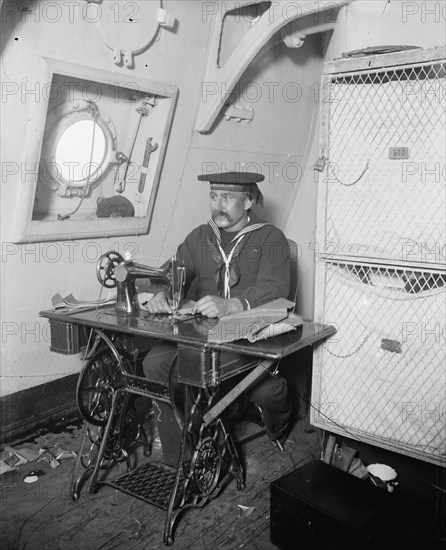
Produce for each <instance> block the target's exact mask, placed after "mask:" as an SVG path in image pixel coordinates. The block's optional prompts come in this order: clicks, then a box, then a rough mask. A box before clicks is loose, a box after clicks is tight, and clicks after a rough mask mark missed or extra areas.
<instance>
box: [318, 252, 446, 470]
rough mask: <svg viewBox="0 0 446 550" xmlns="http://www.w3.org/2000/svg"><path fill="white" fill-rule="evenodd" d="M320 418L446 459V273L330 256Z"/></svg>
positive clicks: (339, 428) (322, 423)
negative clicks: (332, 330)
mask: <svg viewBox="0 0 446 550" xmlns="http://www.w3.org/2000/svg"><path fill="white" fill-rule="evenodd" d="M321 268H322V269H324V271H325V294H324V296H323V300H324V319H323V321H324V322H325V323H329V324H333V325H335V326H336V327H337V329H338V332H337V333H336V334H335V335H334V336H333V337H332V338H330V339H329V340H328V341H327V342H326V343H325V344H324V345H323V346H322V347H321V348H319V356H318V358H317V365H316V367H315V373H316V375H315V376H314V378H313V395H312V405H313V407H314V408H312V413H311V414H312V416H311V420H312V423H313V424H314V425H317V426H319V427H321V428H324V429H327V430H330V431H333V432H337V433H341V434H343V435H346V436H349V435H350V436H352V437H354V438H358V439H360V440H370V441H371V442H372V443H375V444H381V445H382V446H385V447H389V448H392V449H396V450H400V451H402V452H404V453H405V454H410V455H413V456H417V457H422V458H425V459H427V460H429V461H431V462H440V463H443V464H444V461H445V460H446V346H445V343H446V342H445V335H446V334H445V333H446V331H445V298H446V274H445V273H442V272H438V271H433V270H432V271H416V270H413V269H400V268H392V267H385V266H378V265H373V264H371V265H363V264H354V263H351V264H348V263H341V262H325V263H323V264H321Z"/></svg>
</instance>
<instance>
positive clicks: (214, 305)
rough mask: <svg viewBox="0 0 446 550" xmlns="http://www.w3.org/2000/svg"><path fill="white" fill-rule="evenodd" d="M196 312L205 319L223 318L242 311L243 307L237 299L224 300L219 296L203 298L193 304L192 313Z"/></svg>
mask: <svg viewBox="0 0 446 550" xmlns="http://www.w3.org/2000/svg"><path fill="white" fill-rule="evenodd" d="M197 311H199V312H200V313H201V314H202V315H205V316H206V317H224V316H225V315H231V314H232V313H239V312H240V311H243V306H242V303H241V302H240V300H239V299H238V298H231V299H230V300H225V299H224V298H220V297H219V296H205V297H204V298H201V300H198V302H197V303H196V304H195V306H194V309H193V313H196V312H197Z"/></svg>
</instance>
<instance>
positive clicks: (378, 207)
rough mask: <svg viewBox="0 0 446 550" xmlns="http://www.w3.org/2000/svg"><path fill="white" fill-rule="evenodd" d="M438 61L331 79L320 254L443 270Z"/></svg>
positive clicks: (443, 137) (445, 231)
mask: <svg viewBox="0 0 446 550" xmlns="http://www.w3.org/2000/svg"><path fill="white" fill-rule="evenodd" d="M445 76H446V64H445V62H444V60H435V61H429V62H426V61H424V62H420V63H416V64H411V65H407V64H406V65H400V66H392V67H387V68H385V67H384V68H380V69H377V68H374V69H367V70H360V71H351V72H343V73H338V74H331V75H328V76H326V77H324V82H325V84H324V88H325V89H326V90H328V97H327V98H326V102H325V103H326V106H325V108H326V109H327V110H328V113H326V117H327V125H326V135H325V136H324V138H323V142H324V143H325V146H326V148H327V149H328V157H329V162H328V163H327V166H326V170H325V178H324V188H325V189H324V193H325V205H326V213H325V220H324V224H325V230H324V241H325V249H330V250H333V249H335V250H336V251H337V253H339V254H342V255H345V256H352V257H364V256H369V257H374V258H377V259H381V260H382V259H388V260H401V261H408V262H417V263H426V264H437V263H445V259H446V250H445V241H446V226H445V222H444V212H445V209H446V204H445V199H446V193H445V181H446V132H445V123H446V79H445Z"/></svg>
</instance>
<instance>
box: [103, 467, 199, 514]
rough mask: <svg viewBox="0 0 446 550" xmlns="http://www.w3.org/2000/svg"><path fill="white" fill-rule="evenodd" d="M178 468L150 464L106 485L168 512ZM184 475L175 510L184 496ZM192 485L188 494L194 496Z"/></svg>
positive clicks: (181, 479) (181, 477) (188, 489)
mask: <svg viewBox="0 0 446 550" xmlns="http://www.w3.org/2000/svg"><path fill="white" fill-rule="evenodd" d="M176 475H177V472H176V468H173V467H171V466H166V465H165V464H162V463H160V462H148V463H147V464H144V465H143V466H140V467H139V468H136V469H135V470H132V471H131V472H129V473H127V474H124V475H122V476H120V477H119V478H117V479H114V480H111V481H107V482H105V483H106V485H109V486H110V487H113V488H114V489H118V490H119V491H122V492H124V493H127V494H128V495H130V496H133V497H135V498H139V499H140V500H143V501H144V502H147V503H149V504H152V505H154V506H157V507H158V508H161V509H162V510H167V509H168V507H169V501H170V497H171V494H172V490H173V488H174V484H175V478H176ZM184 480H185V478H184V474H183V472H181V475H180V483H179V486H178V494H177V497H176V501H175V503H174V508H178V506H179V503H180V502H181V499H182V497H183V494H184ZM191 485H192V484H190V485H189V486H188V488H187V492H188V493H189V492H190V495H188V497H189V496H191V495H192V494H193V492H194V491H193V487H191Z"/></svg>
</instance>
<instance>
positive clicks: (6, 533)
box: [0, 419, 319, 550]
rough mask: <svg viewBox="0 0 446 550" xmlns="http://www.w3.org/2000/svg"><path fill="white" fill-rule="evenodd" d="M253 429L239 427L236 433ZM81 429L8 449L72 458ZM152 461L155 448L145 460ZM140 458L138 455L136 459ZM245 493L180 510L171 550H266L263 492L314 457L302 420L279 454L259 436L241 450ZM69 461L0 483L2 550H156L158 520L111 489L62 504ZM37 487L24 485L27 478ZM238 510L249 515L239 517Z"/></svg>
mask: <svg viewBox="0 0 446 550" xmlns="http://www.w3.org/2000/svg"><path fill="white" fill-rule="evenodd" d="M252 427H253V425H252V424H250V425H248V426H241V428H240V429H241V430H245V431H246V430H249V429H252ZM80 436H81V426H80V425H78V426H74V425H73V426H69V427H68V428H67V429H66V430H65V431H63V432H62V433H47V434H44V435H39V436H36V438H35V439H33V440H32V441H28V442H26V443H20V444H17V445H16V447H17V448H19V447H28V448H30V449H39V448H41V447H42V446H44V445H45V446H47V447H48V448H49V449H50V450H51V448H54V449H55V448H56V447H58V446H61V447H63V448H64V449H67V450H73V451H76V452H77V450H78V447H79V443H80ZM157 453H158V455H159V453H160V446H159V441H158V440H155V444H154V450H153V456H154V457H155V458H156V455H157ZM140 455H141V456H142V453H140ZM242 455H243V457H244V460H245V463H246V489H245V491H242V492H240V491H238V490H237V488H236V483H235V481H234V480H233V481H231V482H230V483H229V484H228V485H227V487H226V488H225V489H224V490H223V492H222V493H221V494H220V495H219V496H218V497H217V498H216V499H214V500H211V501H210V502H209V503H207V505H206V506H205V507H204V508H202V509H195V510H193V509H192V510H187V511H185V512H184V514H183V515H182V516H181V517H180V518H179V521H178V523H177V527H176V529H175V542H174V544H173V546H172V547H171V548H174V549H175V548H181V549H193V550H195V549H197V550H207V549H211V548H212V549H213V550H227V549H228V550H229V549H235V548H246V549H253V550H257V549H258V550H270V549H271V550H272V549H274V548H276V547H275V546H274V545H273V544H272V543H271V542H270V540H269V484H270V483H271V482H272V481H274V480H275V479H278V478H279V477H281V476H282V475H284V474H286V473H288V472H290V471H291V470H293V469H295V468H296V467H297V466H299V465H302V464H304V463H306V462H308V461H309V460H311V459H313V458H315V457H317V456H318V455H319V442H318V438H317V434H316V432H315V430H314V429H313V428H312V427H311V426H310V425H309V424H308V421H307V420H306V419H304V420H300V421H298V422H297V423H296V424H295V426H294V428H293V430H292V432H291V433H290V436H289V438H288V441H287V444H286V448H285V451H284V452H283V453H281V452H280V451H278V450H277V449H276V448H275V447H274V446H273V445H272V444H271V442H270V441H269V440H268V439H267V437H266V436H261V437H259V438H257V439H254V440H251V441H249V442H247V443H245V444H244V445H243V447H242ZM73 466H74V460H73V459H70V458H69V459H65V460H62V461H61V464H60V466H58V467H57V468H55V469H52V468H51V467H50V465H49V464H48V463H46V462H38V463H37V462H29V463H27V464H24V465H22V466H21V467H19V468H18V469H17V470H16V471H13V472H7V473H5V474H3V475H2V476H0V488H1V494H2V511H1V515H0V548H1V549H2V550H46V549H48V550H49V549H51V550H59V549H60V550H62V549H63V550H86V549H88V550H100V549H105V550H121V549H122V550H124V549H125V550H152V549H157V550H158V549H160V548H162V547H163V544H162V540H163V529H164V519H165V512H163V511H162V510H159V509H157V508H155V507H153V506H151V505H149V504H146V503H144V502H142V501H140V500H138V499H135V498H133V497H131V496H128V495H126V494H124V493H122V492H120V491H117V490H115V489H112V488H111V487H107V486H104V487H101V488H100V489H99V491H98V492H97V493H96V494H94V495H88V494H86V492H85V491H84V492H83V493H82V495H81V497H80V499H79V500H78V501H72V500H70V498H69V486H70V480H71V473H72V469H73ZM36 470H38V471H40V475H39V476H38V480H37V481H36V482H34V483H31V484H27V483H25V482H24V478H25V477H26V475H27V474H28V473H29V472H30V471H36ZM238 504H240V505H243V506H246V507H249V508H251V507H252V508H253V510H252V512H251V513H250V514H249V515H243V514H242V513H241V510H240V508H239V507H238V506H237V505H238Z"/></svg>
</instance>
